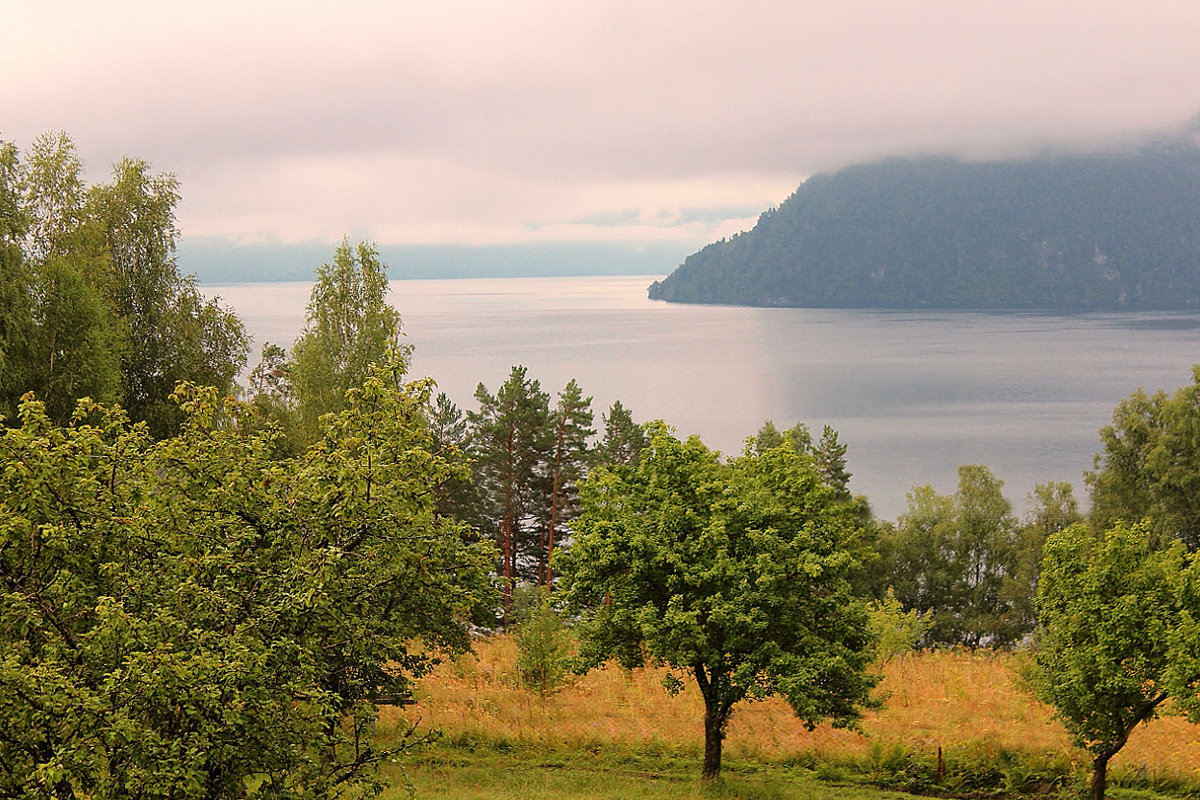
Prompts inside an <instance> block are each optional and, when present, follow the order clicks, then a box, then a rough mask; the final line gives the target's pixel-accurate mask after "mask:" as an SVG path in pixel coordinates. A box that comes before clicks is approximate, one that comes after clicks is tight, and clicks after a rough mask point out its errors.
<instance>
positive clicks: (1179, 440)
mask: <svg viewBox="0 0 1200 800" xmlns="http://www.w3.org/2000/svg"><path fill="white" fill-rule="evenodd" d="M1192 380H1193V382H1192V384H1191V385H1190V386H1185V387H1183V388H1181V389H1179V390H1178V391H1176V392H1175V393H1174V394H1173V395H1170V396H1168V395H1167V393H1166V392H1163V391H1161V390H1160V391H1158V392H1155V393H1154V394H1152V395H1147V394H1146V393H1145V392H1144V391H1142V390H1140V389H1139V390H1138V391H1136V392H1134V393H1133V394H1132V395H1130V396H1129V397H1128V398H1126V399H1125V400H1123V401H1121V403H1120V404H1118V405H1117V407H1116V409H1115V410H1114V411H1113V422H1112V424H1111V425H1107V426H1105V427H1104V428H1102V429H1101V430H1100V439H1101V442H1102V443H1103V445H1104V450H1103V452H1101V453H1098V454H1097V455H1096V458H1095V465H1094V468H1093V470H1092V471H1091V472H1089V473H1088V474H1087V476H1086V479H1087V483H1088V486H1089V488H1090V489H1091V497H1092V513H1091V521H1092V523H1093V525H1094V527H1095V529H1096V530H1104V529H1106V528H1108V527H1110V526H1111V525H1113V524H1114V523H1115V522H1117V521H1121V520H1123V521H1126V522H1137V521H1140V520H1143V519H1147V518H1148V519H1151V520H1152V521H1153V525H1154V529H1155V531H1156V533H1157V534H1158V536H1159V537H1160V539H1162V540H1163V541H1169V540H1170V539H1172V538H1177V539H1179V540H1180V541H1182V542H1184V544H1186V545H1187V547H1188V548H1189V549H1191V550H1195V549H1197V548H1198V547H1200V468H1198V466H1197V465H1200V365H1196V366H1194V367H1193V368H1192Z"/></svg>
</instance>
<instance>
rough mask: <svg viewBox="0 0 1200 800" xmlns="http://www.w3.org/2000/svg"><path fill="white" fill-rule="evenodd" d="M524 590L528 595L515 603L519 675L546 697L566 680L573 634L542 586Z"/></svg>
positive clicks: (515, 636)
mask: <svg viewBox="0 0 1200 800" xmlns="http://www.w3.org/2000/svg"><path fill="white" fill-rule="evenodd" d="M521 594H525V595H526V597H521V598H520V599H519V600H518V602H516V603H514V605H515V606H516V607H517V610H518V614H517V618H518V620H519V621H518V623H517V627H516V629H515V631H514V632H513V638H514V639H515V640H516V643H517V677H518V678H519V679H520V681H521V685H522V686H523V687H525V688H526V689H529V690H531V691H535V692H537V693H538V694H540V695H542V696H543V697H544V696H546V695H548V694H551V693H553V692H554V691H555V690H556V689H558V688H559V687H561V686H562V685H563V683H564V682H565V681H566V676H567V663H568V660H569V658H570V652H571V636H570V632H569V631H568V630H567V626H566V624H565V623H564V622H563V620H562V617H560V616H559V615H558V613H557V612H556V611H555V610H554V607H553V605H551V603H550V598H549V595H548V594H547V593H546V592H545V591H544V590H543V589H542V588H541V587H532V588H530V589H529V590H527V591H526V592H523V593H521Z"/></svg>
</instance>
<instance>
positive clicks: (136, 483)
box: [0, 376, 491, 800]
mask: <svg viewBox="0 0 1200 800" xmlns="http://www.w3.org/2000/svg"><path fill="white" fill-rule="evenodd" d="M427 392H428V387H427V385H425V384H415V385H411V386H409V387H407V388H401V389H397V388H396V387H394V386H391V385H389V384H388V383H387V382H386V381H385V380H383V379H382V378H381V377H378V376H376V377H371V378H369V379H368V380H367V381H366V382H365V384H364V385H363V386H362V387H361V388H360V389H358V390H355V391H353V392H351V393H350V397H349V398H348V403H349V407H348V408H347V409H346V410H345V411H343V412H342V413H341V414H339V415H337V416H336V417H335V418H333V419H332V420H331V421H330V425H329V427H328V429H327V432H326V435H325V436H324V437H323V438H322V439H321V440H320V441H319V442H318V443H317V444H316V445H314V446H313V447H312V448H311V449H310V450H308V451H307V452H306V453H304V454H302V455H300V456H297V457H295V458H292V459H286V460H280V459H278V458H277V457H276V455H275V451H274V445H273V442H272V438H273V437H274V436H276V435H277V434H275V433H273V432H271V431H264V430H262V429H260V428H256V427H255V426H252V425H241V424H240V423H239V421H244V420H248V419H249V418H250V417H251V416H252V414H253V412H252V411H251V410H250V409H249V408H247V407H245V406H240V405H238V404H235V403H233V402H232V401H230V400H228V399H222V398H220V397H218V395H217V393H216V392H215V391H214V390H212V389H200V388H196V387H193V386H191V385H186V384H184V385H181V386H180V387H179V389H178V391H177V393H176V395H175V399H176V401H177V402H178V403H179V405H180V408H181V413H182V414H183V415H184V418H185V423H184V425H183V427H182V429H181V431H180V432H179V434H178V435H177V436H174V437H171V438H168V439H164V440H161V441H155V440H154V438H153V437H152V436H151V435H150V433H149V431H148V429H147V428H146V427H145V426H144V425H141V424H130V422H129V420H128V418H127V417H126V415H125V414H124V412H122V411H120V410H119V409H116V408H112V407H105V406H100V405H97V404H94V403H91V402H88V401H85V402H81V403H80V405H79V408H78V410H77V411H76V413H75V415H74V417H73V418H72V420H71V421H70V422H69V424H67V425H64V426H59V425H56V424H55V423H54V422H53V421H52V420H51V419H50V418H49V417H48V416H47V414H46V411H45V407H44V405H43V404H41V403H40V402H36V401H33V400H31V399H30V400H26V401H25V402H24V403H23V404H22V406H21V425H20V427H17V428H12V429H10V430H7V431H5V432H4V434H3V435H2V436H0V470H2V472H0V643H2V648H0V649H2V652H3V655H2V656H0V717H3V718H4V720H5V725H4V726H2V729H0V794H4V795H5V796H22V797H46V798H49V797H55V798H59V800H62V798H71V797H80V798H82V797H89V798H100V797H130V796H140V797H147V798H151V797H195V798H200V797H204V798H222V797H230V798H232V797H247V796H253V797H306V798H308V797H313V798H315V797H330V796H335V795H338V794H340V793H344V792H346V791H349V790H353V791H357V792H362V791H368V792H369V791H373V790H374V789H376V788H378V785H377V782H376V781H375V779H374V777H373V771H372V767H373V765H375V764H377V763H378V762H379V761H380V760H382V759H386V758H388V757H389V756H390V753H389V751H388V750H387V749H386V748H381V747H380V746H379V745H378V744H377V743H375V742H374V741H372V739H371V737H370V735H369V732H370V727H371V725H372V723H373V721H374V719H375V716H376V710H377V705H378V704H379V703H404V702H407V701H408V699H409V698H410V696H411V686H412V680H413V678H415V677H416V676H419V675H421V674H423V673H424V672H425V671H427V670H428V669H429V668H430V667H431V665H432V664H433V663H434V658H435V655H434V654H435V653H436V651H437V650H438V649H441V648H450V649H455V648H463V647H465V646H466V644H467V641H466V634H465V629H464V620H465V619H466V618H467V617H468V615H469V613H470V610H471V608H472V607H473V606H474V605H476V604H478V603H481V602H482V603H490V602H491V598H490V592H489V589H488V585H489V584H488V578H487V569H488V564H489V563H490V560H491V553H490V548H489V547H488V546H487V545H485V544H470V543H469V542H468V541H467V540H468V539H469V537H468V536H466V535H465V532H464V531H462V530H461V529H460V528H459V527H458V526H457V525H456V524H454V523H453V522H451V521H448V520H445V519H441V518H438V517H437V515H436V514H435V513H434V510H433V504H432V499H431V497H432V495H431V492H430V487H431V485H432V484H433V483H434V482H436V481H437V480H439V479H440V478H441V477H442V476H443V475H444V473H446V472H447V471H448V470H452V469H453V466H452V465H450V464H448V463H446V462H444V461H442V460H441V459H439V458H437V457H436V456H434V455H433V454H432V453H431V452H430V448H429V443H430V439H429V434H428V431H427V430H426V429H425V427H424V423H423V418H424V417H423V414H424V407H425V402H426V395H427ZM220 420H226V421H232V422H233V424H217V423H218V422H219V421H220Z"/></svg>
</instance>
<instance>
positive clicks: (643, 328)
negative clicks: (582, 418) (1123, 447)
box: [204, 276, 1200, 519]
mask: <svg viewBox="0 0 1200 800" xmlns="http://www.w3.org/2000/svg"><path fill="white" fill-rule="evenodd" d="M659 277H661V276H622V277H572V278H504V279H478V280H413V281H393V282H392V284H391V298H392V302H393V303H394V304H395V306H396V307H397V308H398V309H399V311H400V313H401V315H402V317H403V321H404V322H403V327H404V332H405V335H406V337H407V341H408V342H409V343H410V344H411V345H413V348H414V350H413V363H412V371H413V373H414V374H415V375H428V376H431V377H433V378H434V379H435V380H436V381H437V383H438V386H439V387H440V389H441V390H442V391H444V392H446V394H447V395H449V396H450V398H451V399H452V400H454V401H455V402H456V403H457V404H458V405H459V406H461V407H466V408H473V407H474V403H473V399H472V398H473V394H474V391H475V386H476V385H477V384H478V383H479V382H483V383H484V384H485V385H486V386H487V387H488V389H489V390H491V391H493V392H494V391H495V390H496V388H497V387H498V386H499V384H500V383H502V382H503V381H504V379H505V378H506V377H507V375H508V372H509V368H510V366H512V365H514V364H523V365H525V366H526V367H528V368H529V374H530V376H531V377H533V378H537V379H538V380H540V381H541V384H542V388H543V389H544V390H547V391H549V392H550V393H551V394H552V395H553V394H554V393H555V392H557V391H558V390H559V389H561V388H562V387H563V385H564V384H565V383H566V382H567V381H568V380H569V379H570V378H572V377H573V378H575V379H576V380H578V382H579V384H580V386H581V388H582V389H583V391H584V393H585V394H589V395H591V396H592V397H593V398H594V400H593V408H594V409H595V411H596V421H597V427H600V414H601V412H602V411H604V410H606V409H607V408H608V407H609V406H610V405H611V404H612V402H613V401H614V400H620V401H621V403H622V404H624V405H625V406H626V407H627V408H629V409H630V410H631V411H632V412H633V414H634V418H635V419H637V420H639V421H645V420H649V419H655V418H662V419H664V420H666V421H667V422H668V423H669V424H671V425H672V426H674V427H675V428H676V430H677V431H678V432H679V434H680V435H688V434H692V433H695V434H698V435H699V436H700V437H701V438H702V439H703V440H704V442H705V443H706V444H707V445H708V446H710V447H712V448H715V449H718V450H721V451H722V452H725V453H731V452H738V451H740V450H741V446H742V441H743V439H744V438H745V437H746V436H749V435H751V434H753V433H754V432H755V431H756V430H757V429H758V427H759V426H760V425H761V424H762V422H763V421H764V420H766V419H771V420H773V421H774V422H775V424H776V425H777V426H778V427H780V428H784V427H790V426H791V425H792V424H794V423H795V422H797V421H802V422H805V423H807V424H808V425H809V426H810V427H811V428H813V429H814V430H815V431H817V432H818V433H819V432H820V429H821V427H822V426H823V425H832V426H833V427H834V428H835V429H836V430H837V431H838V432H839V434H840V438H841V441H842V442H843V443H844V444H846V445H847V446H848V448H849V449H848V453H847V459H848V466H849V469H850V471H851V472H852V473H853V474H854V477H853V479H852V481H851V488H852V489H853V490H854V491H855V492H856V493H859V494H865V495H867V496H868V498H869V499H870V501H871V505H872V508H873V509H874V510H875V512H876V514H877V515H878V516H880V517H883V518H886V519H894V518H895V516H896V515H897V514H898V513H900V512H902V511H903V510H904V508H905V496H906V493H907V492H908V490H909V489H910V488H911V487H913V486H915V485H920V484H926V483H929V484H932V485H933V486H934V487H935V488H936V489H937V491H938V492H941V493H949V492H952V491H953V490H954V488H955V486H956V482H957V478H956V472H955V471H956V469H957V467H958V466H959V465H960V464H986V465H987V466H989V467H990V468H991V469H992V471H993V472H995V473H996V475H997V476H998V477H1000V478H1001V479H1003V480H1004V481H1005V494H1006V496H1007V497H1008V498H1009V500H1010V501H1012V503H1013V505H1014V506H1015V507H1016V508H1017V510H1018V511H1021V510H1023V509H1025V508H1026V495H1027V494H1028V492H1029V491H1030V490H1031V489H1032V488H1033V486H1034V485H1035V484H1037V483H1041V482H1044V481H1048V480H1066V481H1070V482H1071V483H1072V484H1074V485H1075V489H1076V496H1077V497H1078V498H1079V499H1080V500H1081V501H1086V490H1085V487H1084V485H1083V481H1082V474H1083V471H1084V470H1086V469H1088V468H1090V467H1091V461H1092V455H1093V453H1095V452H1096V450H1097V449H1098V448H1099V441H1100V440H1099V435H1098V430H1099V428H1100V427H1101V426H1103V425H1105V424H1107V423H1108V422H1109V421H1110V420H1111V417H1112V410H1113V408H1114V406H1115V405H1116V404H1117V403H1118V402H1119V401H1120V400H1121V399H1123V398H1124V397H1127V396H1128V395H1129V394H1130V393H1131V392H1132V391H1134V390H1135V389H1137V388H1138V387H1145V388H1147V389H1148V390H1153V389H1157V388H1164V389H1168V390H1173V389H1175V388H1177V387H1179V386H1182V385H1185V384H1188V383H1190V382H1191V366H1192V364H1193V363H1194V362H1197V361H1200V347H1198V345H1200V314H1194V313H1187V312H1143V313H1125V314H1072V315H1053V314H1032V313H988V312H958V311H862V310H842V309H775V308H772V309H758V308H739V307H731V306H689V305H676V304H668V303H663V302H656V301H651V300H648V299H647V298H646V287H647V286H648V285H649V284H650V283H651V281H653V280H656V279H657V278H659ZM310 287H311V283H308V282H289V283H248V284H231V285H226V286H205V287H204V291H205V293H206V294H209V295H219V296H220V297H222V298H223V299H224V301H225V302H226V303H227V304H228V305H230V306H231V307H232V308H234V309H235V310H236V311H237V312H238V313H239V314H240V315H241V317H242V319H243V321H244V322H245V324H246V327H247V329H248V331H249V333H250V335H251V336H252V337H253V338H254V340H255V345H254V350H253V351H252V361H256V360H257V354H258V349H259V347H260V346H261V344H262V342H263V341H270V342H273V343H277V344H282V345H285V346H287V345H290V343H291V342H292V340H293V339H294V338H295V337H296V335H297V334H298V333H299V332H300V329H301V328H302V327H303V323H304V307H305V304H306V303H307V301H308V293H309V289H310Z"/></svg>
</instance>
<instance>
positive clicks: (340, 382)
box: [288, 239, 409, 445]
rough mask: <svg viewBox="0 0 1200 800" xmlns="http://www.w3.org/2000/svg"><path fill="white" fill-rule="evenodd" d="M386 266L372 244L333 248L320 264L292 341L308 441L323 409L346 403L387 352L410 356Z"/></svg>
mask: <svg viewBox="0 0 1200 800" xmlns="http://www.w3.org/2000/svg"><path fill="white" fill-rule="evenodd" d="M387 292H388V279H387V267H386V266H385V265H384V264H383V263H382V262H381V261H380V260H379V253H378V252H377V251H376V250H375V248H374V247H372V246H371V245H368V244H364V243H361V242H360V243H359V244H357V245H356V246H354V247H351V246H350V243H349V241H348V240H345V239H343V240H342V243H341V244H340V245H338V247H337V249H336V250H334V253H333V260H332V261H331V262H330V263H329V264H324V265H322V266H320V267H319V268H318V269H317V279H316V281H315V282H314V283H313V288H312V292H311V294H310V295H309V300H308V309H307V312H306V314H305V326H304V330H303V331H302V332H301V334H300V336H299V338H297V339H296V342H295V343H294V344H293V346H292V364H291V366H290V368H289V372H288V378H289V380H290V384H291V390H292V392H293V394H294V397H295V402H296V420H297V421H296V435H297V436H298V438H299V444H301V445H305V444H308V443H310V442H312V441H315V440H316V439H317V438H318V437H319V436H320V418H321V415H322V414H326V413H329V412H338V411H341V410H342V409H343V408H345V407H346V403H347V399H346V392H347V390H349V389H350V388H352V387H354V386H358V385H360V384H361V383H362V382H363V380H364V379H365V378H366V377H367V376H368V375H369V374H370V371H371V368H372V365H376V364H383V363H385V362H386V361H387V360H388V353H389V351H393V350H394V351H396V352H398V353H401V354H403V355H405V356H407V353H408V349H409V348H407V347H406V346H404V345H403V344H402V343H401V341H400V314H399V313H398V312H397V311H396V309H394V308H392V306H391V305H389V304H388V301H387Z"/></svg>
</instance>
